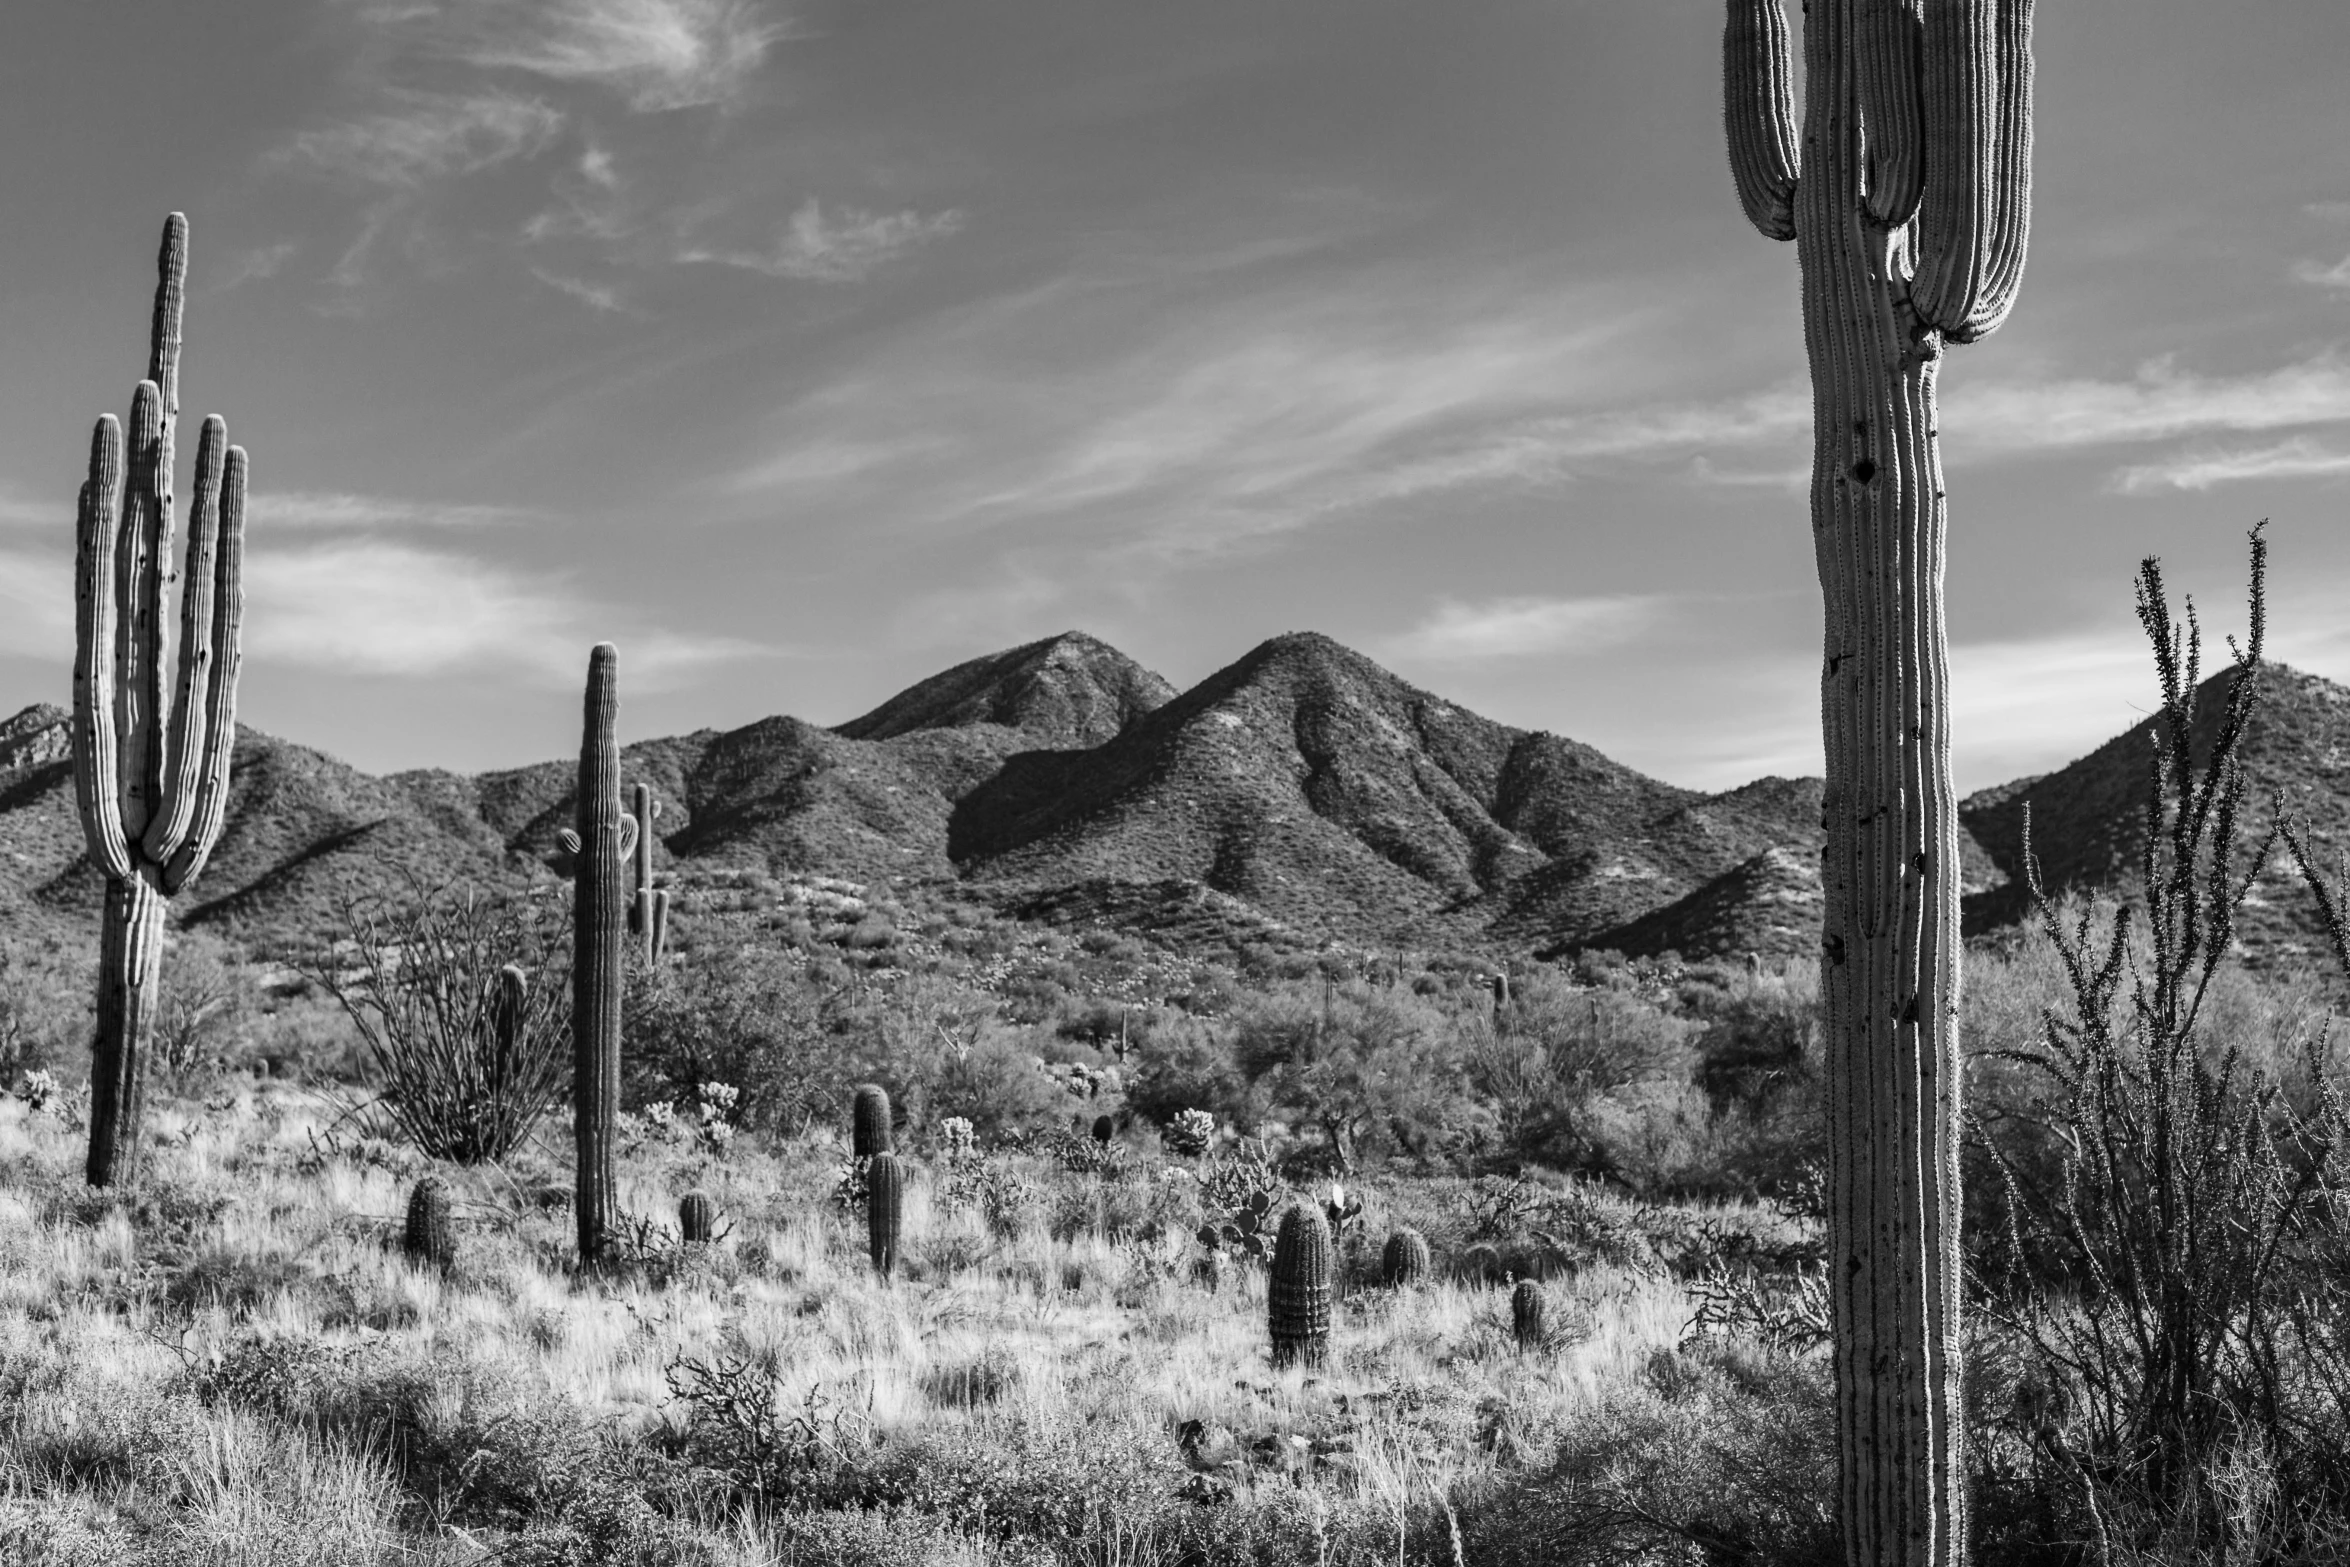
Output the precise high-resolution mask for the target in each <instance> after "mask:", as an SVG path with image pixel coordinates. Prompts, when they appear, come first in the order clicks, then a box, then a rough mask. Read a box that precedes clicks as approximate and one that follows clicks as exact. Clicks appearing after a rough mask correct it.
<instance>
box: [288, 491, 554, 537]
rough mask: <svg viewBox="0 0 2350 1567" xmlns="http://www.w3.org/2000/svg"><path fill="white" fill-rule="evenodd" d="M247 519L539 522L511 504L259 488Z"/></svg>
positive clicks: (472, 524) (387, 525)
mask: <svg viewBox="0 0 2350 1567" xmlns="http://www.w3.org/2000/svg"><path fill="white" fill-rule="evenodd" d="M245 517H246V520H247V521H248V522H249V523H251V524H253V525H255V526H258V527H264V528H339V529H350V530H377V529H406V528H426V529H440V528H487V527H498V526H503V525H509V524H514V523H528V522H532V521H537V520H540V518H539V514H538V513H536V512H532V511H527V510H525V509H523V508H521V507H516V506H474V505H465V504H459V503H451V502H445V501H417V500H403V499H399V498H396V497H393V496H388V495H354V494H350V493H348V492H346V491H333V490H261V491H256V492H255V493H254V494H253V496H252V497H251V498H250V499H249V500H247V501H246V503H245Z"/></svg>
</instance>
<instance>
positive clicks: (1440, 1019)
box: [1194, 981, 1480, 1173]
mask: <svg viewBox="0 0 2350 1567" xmlns="http://www.w3.org/2000/svg"><path fill="white" fill-rule="evenodd" d="M1446 1025H1447V1020H1446V1019H1445V1018H1444V1016H1443V1014H1442V1013H1441V1012H1439V1011H1437V1010H1436V1009H1435V1008H1433V1007H1432V1006H1430V1005H1429V1004H1427V1003H1426V1002H1423V1001H1421V1000H1419V999H1418V998H1417V997H1414V996H1412V995H1410V994H1409V993H1408V992H1400V991H1392V990H1379V989H1373V988H1372V987H1370V986H1367V985H1363V984H1360V983H1352V984H1346V985H1338V984H1333V983H1329V982H1327V981H1325V982H1324V983H1322V984H1320V985H1282V986H1279V987H1276V988H1275V989H1272V990H1270V991H1268V992H1267V993H1265V994H1264V995H1263V996H1261V997H1258V998H1256V999H1255V1000H1254V1001H1253V1002H1251V1003H1249V1004H1247V1005H1245V1006H1243V1008H1242V1009H1241V1010H1240V1012H1239V1013H1238V1014H1237V1015H1236V1016H1235V1018H1234V1019H1233V1028H1232V1054H1233V1059H1234V1061H1235V1062H1236V1064H1237V1065H1238V1066H1239V1068H1240V1070H1241V1072H1242V1074H1243V1075H1244V1076H1245V1077H1246V1078H1247V1079H1248V1081H1249V1084H1250V1088H1251V1091H1252V1093H1254V1094H1255V1095H1256V1096H1257V1097H1258V1098H1259V1100H1260V1101H1261V1102H1262V1103H1263V1104H1264V1105H1265V1106H1266V1108H1267V1109H1268V1110H1269V1111H1271V1112H1272V1113H1273V1114H1275V1115H1277V1116H1280V1117H1282V1118H1284V1119H1287V1120H1291V1121H1297V1122H1303V1123H1304V1124H1306V1125H1308V1126H1311V1127H1313V1128H1315V1129H1316V1130H1317V1131H1319V1132H1320V1133H1321V1134H1322V1138H1323V1152H1324V1153H1325V1154H1326V1156H1327V1167H1328V1168H1330V1169H1333V1170H1335V1171H1337V1172H1339V1173H1345V1172H1348V1171H1351V1170H1353V1169H1354V1168H1355V1166H1356V1164H1357V1162H1358V1161H1359V1160H1360V1159H1361V1158H1362V1157H1363V1156H1365V1155H1367V1154H1373V1153H1380V1152H1402V1153H1407V1154H1415V1155H1418V1154H1427V1153H1431V1152H1440V1151H1443V1150H1445V1149H1447V1148H1451V1147H1456V1146H1458V1145H1459V1144H1460V1143H1461V1142H1462V1141H1463V1140H1464V1139H1466V1138H1468V1137H1470V1136H1473V1135H1474V1132H1475V1131H1476V1129H1477V1123H1478V1121H1479V1119H1480V1116H1479V1110H1478V1107H1477V1106H1476V1105H1475V1104H1474V1103H1473V1102H1472V1101H1471V1099H1470V1097H1469V1096H1468V1095H1467V1094H1466V1093H1464V1092H1463V1091H1462V1090H1463V1076H1462V1063H1461V1059H1460V1053H1459V1051H1458V1049H1457V1045H1456V1040H1455V1036H1454V1033H1453V1031H1452V1030H1451V1029H1450V1028H1449V1027H1448V1026H1446ZM1194 1102H1195V1103H1196V1102H1197V1101H1194Z"/></svg>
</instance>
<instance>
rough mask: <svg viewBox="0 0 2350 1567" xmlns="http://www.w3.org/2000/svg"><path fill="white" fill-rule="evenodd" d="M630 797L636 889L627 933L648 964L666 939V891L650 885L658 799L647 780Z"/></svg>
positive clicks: (658, 955) (655, 958) (661, 950)
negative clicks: (635, 829)
mask: <svg viewBox="0 0 2350 1567" xmlns="http://www.w3.org/2000/svg"><path fill="white" fill-rule="evenodd" d="M633 798H634V800H635V802H636V811H635V812H634V815H635V819H636V824H637V834H636V853H635V855H634V856H633V861H634V865H635V869H636V891H635V893H634V894H633V895H632V896H631V897H630V898H629V901H628V933H629V934H630V935H632V936H634V937H636V938H637V940H638V942H639V947H638V951H639V952H640V953H641V954H642V956H643V957H644V960H645V962H646V963H647V964H648V965H650V964H654V963H658V962H660V961H661V957H662V954H663V953H664V952H665V951H666V950H667V946H668V941H669V894H668V893H667V892H664V891H656V890H654V887H653V823H655V822H657V821H659V820H660V819H661V802H660V801H659V800H656V799H654V798H653V786H652V785H651V784H648V783H639V784H638V785H637V786H636V789H635V791H634V794H633Z"/></svg>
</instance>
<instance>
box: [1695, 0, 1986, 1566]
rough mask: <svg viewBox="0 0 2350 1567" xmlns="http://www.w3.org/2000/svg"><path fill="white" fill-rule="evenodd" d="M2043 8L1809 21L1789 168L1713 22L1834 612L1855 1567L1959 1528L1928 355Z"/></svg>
mask: <svg viewBox="0 0 2350 1567" xmlns="http://www.w3.org/2000/svg"><path fill="white" fill-rule="evenodd" d="M2031 22H2032V5H2031V0H1811V4H1810V5H1809V6H1808V7H1807V12H1806V19H1805V26H1804V50H1805V60H1804V77H1805V105H1804V115H1803V121H1802V126H1801V145H1800V151H1799V150H1798V138H1797V124H1796V121H1795V117H1794V110H1793V104H1792V89H1791V85H1790V84H1791V81H1792V78H1793V69H1792V62H1791V60H1790V58H1789V55H1790V47H1789V42H1788V32H1787V23H1786V18H1785V16H1784V14H1783V13H1782V11H1781V9H1780V3H1779V0H1728V20H1727V25H1726V27H1725V29H1724V32H1723V66H1724V73H1723V74H1724V121H1725V124H1726V126H1727V130H1728V136H1729V146H1730V166H1731V172H1732V175H1733V177H1734V179H1735V181H1736V183H1737V187H1738V194H1739V198H1740V200H1741V202H1742V203H1743V205H1744V206H1745V209H1746V213H1747V216H1748V217H1749V218H1750V219H1752V220H1753V222H1754V224H1755V226H1756V227H1757V228H1759V229H1760V230H1761V231H1762V232H1763V233H1764V234H1765V235H1766V236H1768V237H1770V238H1773V239H1793V240H1795V241H1796V251H1797V261H1798V266H1799V270H1800V273H1801V277H1802V285H1803V287H1802V293H1803V321H1804V340H1805V346H1806V348H1807V350H1808V352H1809V355H1810V361H1811V371H1812V439H1813V460H1812V490H1811V496H1812V501H1811V505H1812V537H1813V544H1814V549H1815V553H1816V555H1817V559H1818V567H1819V576H1820V585H1821V589H1822V594H1823V597H1824V599H1825V611H1826V614H1825V620H1826V634H1825V637H1824V643H1825V656H1824V659H1823V664H1822V670H1821V682H1820V684H1821V704H1820V705H1821V715H1822V722H1821V727H1822V731H1823V735H1824V738H1825V741H1826V760H1827V789H1826V794H1825V798H1824V801H1823V805H1822V810H1823V814H1824V816H1825V823H1824V825H1825V827H1826V831H1827V848H1826V850H1825V853H1824V856H1823V863H1822V867H1821V868H1822V881H1823V884H1824V891H1825V895H1826V920H1825V927H1826V928H1825V930H1824V932H1823V937H1822V947H1823V954H1822V955H1823V959H1824V961H1823V963H1822V965H1821V991H1822V999H1823V1003H1824V1006H1825V1010H1826V1014H1827V1028H1826V1037H1827V1042H1828V1081H1829V1085H1830V1086H1829V1110H1828V1115H1829V1123H1828V1124H1829V1134H1830V1165H1831V1169H1830V1177H1831V1182H1832V1188H1833V1189H1832V1193H1831V1198H1830V1204H1829V1227H1830V1240H1829V1245H1830V1251H1831V1255H1832V1256H1833V1257H1835V1258H1836V1259H1837V1261H1836V1262H1835V1263H1834V1264H1833V1265H1832V1266H1831V1268H1830V1270H1829V1271H1830V1273H1831V1274H1832V1276H1833V1277H1834V1279H1835V1281H1836V1283H1835V1290H1834V1292H1833V1303H1834V1318H1835V1326H1836V1340H1835V1344H1836V1347H1835V1362H1836V1404H1837V1428H1838V1445H1839V1452H1840V1462H1839V1469H1840V1497H1841V1501H1840V1506H1841V1516H1842V1522H1843V1527H1844V1539H1845V1552H1846V1557H1847V1559H1848V1560H1850V1561H1852V1562H1854V1563H1856V1564H1857V1563H1871V1564H1876V1563H1895V1562H1898V1563H1904V1564H1911V1563H1915V1564H1928V1563H1930V1564H1936V1567H1941V1564H1946V1563H1953V1562H1956V1561H1958V1560H1959V1559H1960V1558H1961V1557H1962V1556H1963V1555H1964V1552H1965V1539H1964V1530H1963V1525H1962V1520H1961V1517H1960V1512H1959V1501H1960V1489H1959V1465H1960V1461H1961V1460H1960V1455H1959V1426H1958V1421H1959V1411H1960V1404H1959V1322H1958V1277H1959V1276H1958V1270H1959V1261H1958V1215H1959V1209H1958V1123H1959V1107H1958V1095H1959V1054H1958V1038H1957V1018H1958V982H1959V973H1958V937H1959V924H1958V914H1959V909H1958V890H1959V889H1958V871H1959V866H1958V853H1957V814H1956V802H1955V794H1954V791H1953V788H1952V785H1951V777H1950V717H1949V703H1948V690H1949V667H1948V645H1949V638H1948V632H1947V628H1946V626H1945V623H1944V619H1943V599H1942V579H1943V562H1944V550H1945V528H1946V522H1947V517H1946V511H1945V505H1944V491H1943V484H1942V460H1941V452H1940V445H1939V434H1938V429H1937V419H1936V413H1935V382H1936V377H1937V375H1938V373H1939V372H1940V369H1941V364H1942V353H1943V348H1944V345H1945V344H1946V343H1969V342H1973V341H1975V340H1976V339H1978V338H1981V337H1983V336H1985V335H1986V334H1988V333H1990V332H1991V331H1992V330H1993V329H1995V328H1996V327H1997V326H1998V325H1999V324H2000V322H2001V321H2002V320H2004V319H2005V318H2006V315H2007V312H2008V310H2009V308H2010V306H2011V305H2012V304H2013V303H2014V300H2015V294H2016V289H2017V286H2018V284H2019V283H2020V282H2021V280H2022V276H2023V266H2024V249H2025V239H2026V234H2027V231H2028V228H2029V225H2030V216H2031V134H2032V127H2031V98H2032V55H2031Z"/></svg>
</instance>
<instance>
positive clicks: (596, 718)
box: [563, 642, 636, 1266]
mask: <svg viewBox="0 0 2350 1567" xmlns="http://www.w3.org/2000/svg"><path fill="white" fill-rule="evenodd" d="M619 716H620V654H619V652H618V651H617V650H616V649H614V648H613V646H612V644H611V643H609V642H599V643H597V644H596V646H595V650H594V651H593V652H591V653H589V654H588V673H587V703H586V712H585V714H584V717H583V722H582V725H581V733H580V741H579V791H578V793H579V798H578V804H577V812H578V814H577V816H576V818H575V820H576V823H577V825H576V826H575V827H574V828H573V829H572V830H571V831H570V832H567V833H566V834H564V837H563V846H564V847H565V848H566V849H568V850H570V851H571V855H572V903H571V921H572V923H571V1046H572V1055H571V1085H572V1086H571V1103H572V1138H573V1153H574V1157H575V1160H576V1163H575V1165H574V1170H573V1181H574V1185H575V1188H576V1189H575V1193H574V1206H575V1209H576V1212H577V1214H578V1218H579V1260H580V1262H581V1263H582V1264H584V1265H587V1266H593V1265H595V1264H596V1263H599V1262H601V1261H602V1260H603V1257H604V1242H605V1239H606V1236H607V1234H608V1232H609V1231H610V1229H611V1227H612V1221H613V1218H614V1214H615V1209H614V1206H613V1196H612V1117H613V1113H614V1112H615V1111H617V1110H618V1109H619V1108H620V1004H621V1002H620V998H621V985H622V980H623V957H622V948H621V936H622V932H623V927H624V926H625V924H626V921H627V900H626V899H625V898H624V897H623V896H622V893H621V886H622V876H621V864H622V862H623V861H625V860H626V859H627V858H628V852H629V850H630V849H631V848H633V847H634V846H635V839H636V818H635V817H633V816H630V815H629V814H628V813H626V812H625V811H623V810H621V809H620V741H619V739H618V736H617V733H616V728H615V726H616V724H617V722H618V720H619Z"/></svg>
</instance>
